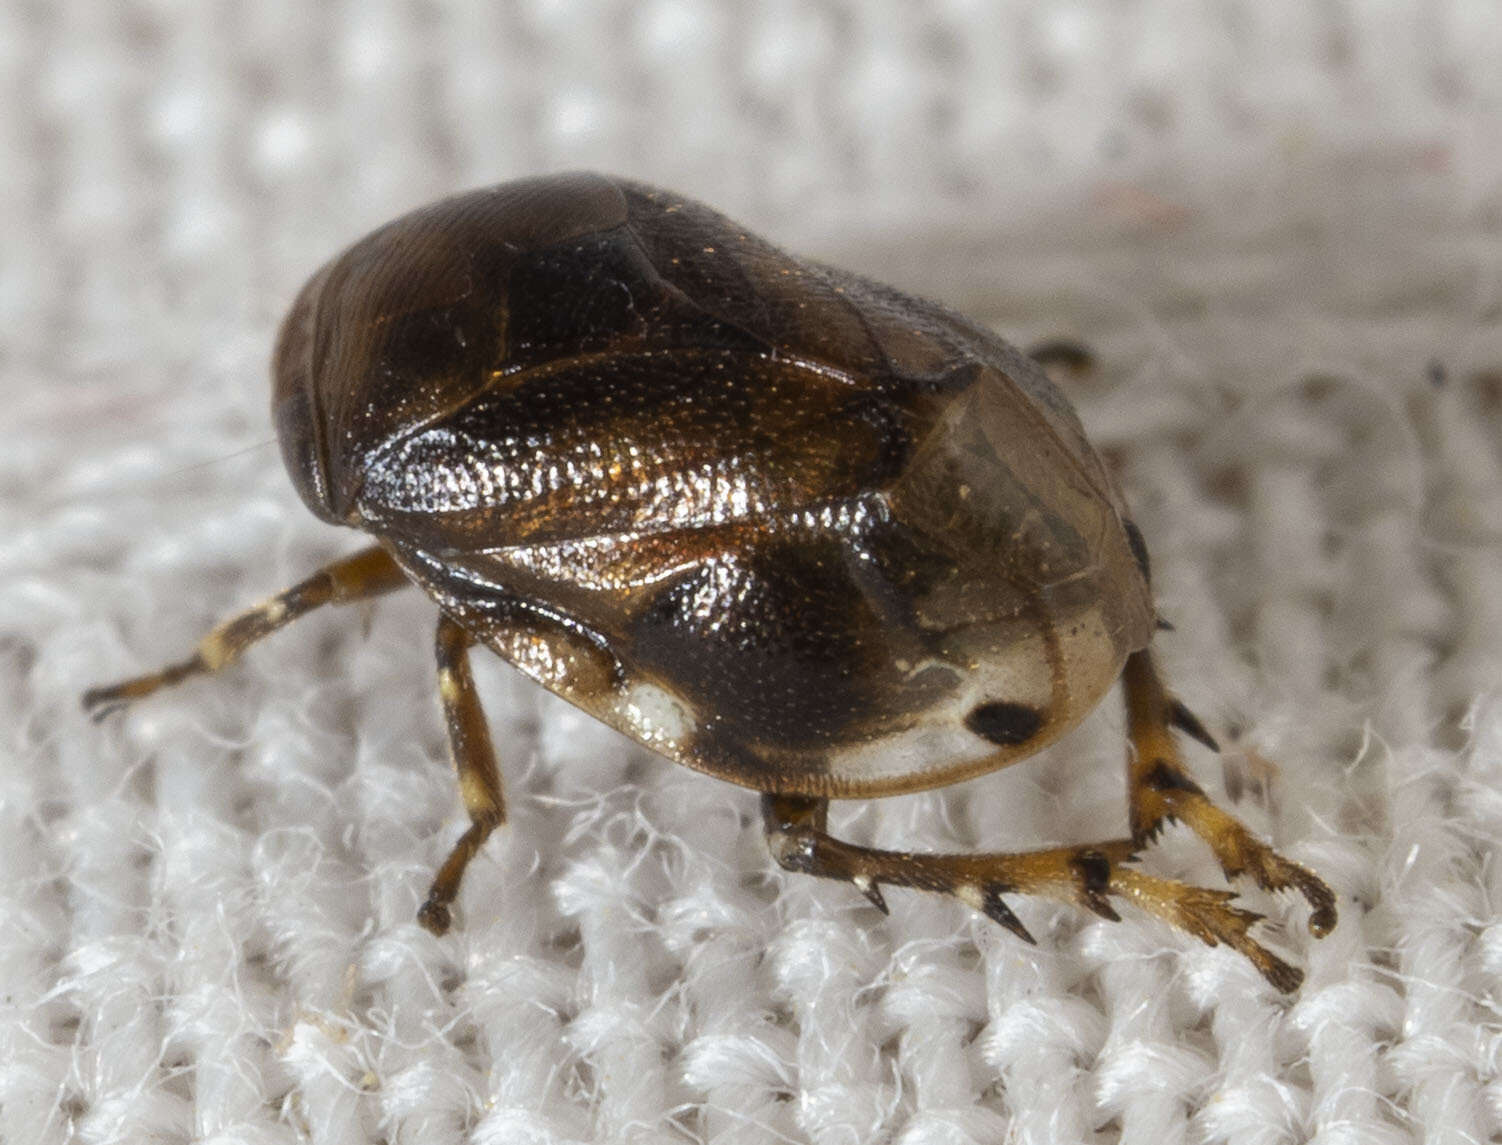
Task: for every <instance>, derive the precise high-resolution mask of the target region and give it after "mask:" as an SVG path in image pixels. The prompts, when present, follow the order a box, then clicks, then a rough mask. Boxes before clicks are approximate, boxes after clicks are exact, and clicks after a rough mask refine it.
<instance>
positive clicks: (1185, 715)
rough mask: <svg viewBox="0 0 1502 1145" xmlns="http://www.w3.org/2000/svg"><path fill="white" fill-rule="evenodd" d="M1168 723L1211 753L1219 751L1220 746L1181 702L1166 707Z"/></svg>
mask: <svg viewBox="0 0 1502 1145" xmlns="http://www.w3.org/2000/svg"><path fill="white" fill-rule="evenodd" d="M1168 722H1169V723H1170V724H1172V725H1173V726H1174V727H1176V728H1178V729H1179V731H1181V732H1183V733H1184V734H1185V735H1186V736H1189V737H1190V738H1191V739H1195V740H1198V741H1199V742H1200V743H1202V744H1204V745H1205V746H1206V747H1208V748H1209V749H1210V750H1211V751H1219V750H1220V744H1218V743H1216V742H1215V737H1214V736H1213V735H1211V734H1210V732H1209V731H1208V730H1207V729H1206V727H1205V725H1204V724H1202V723H1200V718H1199V717H1198V716H1197V715H1195V714H1194V713H1193V712H1191V711H1190V710H1189V709H1188V708H1186V707H1185V706H1184V703H1183V701H1182V700H1174V701H1172V702H1171V703H1170V704H1169V705H1168Z"/></svg>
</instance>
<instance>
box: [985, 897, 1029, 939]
mask: <svg viewBox="0 0 1502 1145" xmlns="http://www.w3.org/2000/svg"><path fill="white" fill-rule="evenodd" d="M981 910H982V911H984V912H985V914H986V917H987V918H989V919H990V920H991V921H992V922H998V923H1000V924H1001V925H1002V926H1004V927H1006V928H1007V929H1008V930H1010V931H1011V932H1012V933H1013V934H1015V935H1016V936H1017V937H1018V938H1020V939H1022V941H1023V942H1025V943H1027V944H1028V945H1029V946H1037V945H1038V940H1037V939H1036V938H1034V937H1033V936H1032V935H1031V934H1029V933H1028V930H1027V927H1025V926H1023V925H1022V920H1021V919H1020V918H1018V917H1017V916H1016V915H1015V914H1013V913H1012V908H1011V907H1009V906H1007V904H1006V903H1005V902H1003V901H1002V898H1001V892H1000V891H999V890H997V889H996V888H995V887H987V888H986V890H985V894H984V896H983V897H982V899H981Z"/></svg>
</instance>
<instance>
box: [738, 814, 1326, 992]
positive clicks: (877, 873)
mask: <svg viewBox="0 0 1502 1145" xmlns="http://www.w3.org/2000/svg"><path fill="white" fill-rule="evenodd" d="M827 811H828V800H825V799H812V798H807V797H803V796H787V795H766V796H763V797H762V816H763V821H764V824H765V829H766V833H767V845H768V847H769V848H770V850H771V852H772V855H773V856H774V857H775V858H776V859H777V861H778V862H779V863H780V864H781V865H782V866H783V867H785V868H786V869H788V870H791V871H801V872H803V873H805V874H810V875H820V876H823V877H824V878H833V879H844V880H846V881H848V882H851V883H854V884H855V886H856V887H857V889H859V890H860V891H861V892H862V893H863V894H864V895H865V896H866V897H867V898H868V899H870V900H871V902H872V903H873V904H875V905H876V907H877V908H878V909H880V910H881V911H882V912H883V913H885V911H886V909H887V908H886V903H885V901H884V900H883V898H882V895H881V889H880V888H881V885H882V884H889V885H891V886H900V887H913V888H915V889H917V890H925V891H934V892H937V893H939V894H947V895H952V896H953V897H955V898H957V899H959V900H960V901H961V902H963V903H964V904H965V905H966V906H969V907H971V908H972V909H974V910H978V911H981V912H982V913H984V914H986V915H987V916H989V917H990V918H991V919H992V920H994V921H995V922H998V923H1000V924H1001V925H1002V926H1004V927H1006V928H1007V929H1008V930H1010V931H1011V932H1012V933H1013V934H1015V935H1017V936H1018V937H1019V938H1022V939H1024V940H1025V941H1027V942H1032V941H1033V937H1032V935H1030V934H1029V933H1028V932H1027V928H1026V927H1024V926H1023V925H1022V923H1021V921H1020V920H1019V919H1018V918H1017V916H1016V915H1015V914H1013V913H1012V910H1011V908H1010V907H1008V906H1007V904H1006V903H1005V902H1004V901H1003V899H1002V896H1003V895H1005V894H1034V895H1044V896H1046V897H1048V898H1052V899H1057V900H1059V901H1061V902H1066V903H1070V904H1072V905H1075V906H1083V907H1085V908H1086V909H1088V910H1092V911H1094V912H1095V913H1096V914H1098V915H1100V916H1101V917H1102V918H1107V919H1110V920H1111V921H1113V922H1116V921H1119V920H1120V919H1119V916H1118V915H1117V913H1116V911H1115V910H1113V909H1112V907H1111V904H1110V902H1109V901H1107V900H1108V896H1116V897H1118V898H1121V899H1124V900H1125V901H1127V902H1130V903H1131V904H1132V905H1134V906H1136V907H1138V908H1140V909H1142V910H1145V911H1147V912H1148V913H1150V914H1152V915H1155V916H1156V917H1158V918H1160V919H1162V920H1163V921H1164V922H1166V923H1168V924H1169V925H1170V926H1175V927H1178V928H1179V929H1180V930H1184V931H1187V932H1189V933H1190V934H1192V935H1194V936H1195V937H1196V938H1198V939H1200V940H1201V941H1203V942H1206V943H1208V944H1209V945H1211V946H1215V945H1217V944H1219V943H1222V942H1223V943H1225V944H1226V945H1227V946H1229V947H1231V949H1233V950H1236V951H1238V952H1240V953H1241V954H1243V955H1245V956H1246V957H1247V958H1248V959H1249V960H1250V961H1251V962H1252V964H1253V965H1254V966H1256V967H1257V969H1258V970H1259V971H1261V973H1262V975H1263V977H1265V978H1266V979H1267V980H1268V981H1269V982H1271V983H1272V984H1273V985H1274V986H1276V987H1277V988H1278V989H1279V990H1283V991H1285V992H1288V991H1292V990H1295V989H1297V988H1298V985H1299V983H1300V982H1301V981H1302V980H1303V974H1302V973H1301V972H1300V971H1298V970H1296V969H1295V968H1294V967H1292V966H1290V965H1288V963H1286V962H1284V961H1283V960H1282V959H1280V958H1279V957H1278V956H1277V955H1275V954H1273V953H1272V952H1271V951H1269V950H1267V949H1266V948H1265V947H1263V946H1261V945H1260V944H1259V943H1257V942H1256V941H1255V940H1254V939H1252V938H1251V937H1250V934H1249V931H1250V928H1251V926H1252V924H1253V923H1254V922H1256V921H1258V919H1260V918H1261V917H1262V916H1261V915H1259V914H1256V913H1254V912H1252V911H1249V910H1243V909H1241V908H1240V907H1234V906H1231V905H1230V900H1231V899H1232V898H1233V897H1235V896H1234V895H1232V894H1231V893H1230V892H1228V891H1217V890H1207V889H1205V888H1202V887H1193V886H1188V885H1186V884H1184V883H1179V882H1174V881H1173V880H1171V879H1160V878H1156V877H1154V876H1152V875H1147V874H1143V873H1142V872H1141V871H1137V870H1133V869H1132V868H1131V867H1128V866H1124V865H1123V864H1124V863H1125V862H1126V860H1128V859H1130V858H1131V857H1132V854H1133V853H1134V851H1135V849H1136V846H1135V844H1134V843H1133V842H1132V841H1131V840H1130V839H1116V840H1113V841H1111V842H1108V843H1096V844H1092V845H1090V846H1082V847H1055V848H1050V849H1048V850H1043V851H1023V852H1017V853H1005V852H989V853H982V854H974V855H961V854H915V853H912V852H908V851H881V850H876V849H874V848H871V847H861V846H857V845H855V844H852V843H846V842H844V841H843V840H840V839H836V838H834V837H833V836H832V835H830V834H829V833H828V832H827V831H826V830H825V819H826V815H827Z"/></svg>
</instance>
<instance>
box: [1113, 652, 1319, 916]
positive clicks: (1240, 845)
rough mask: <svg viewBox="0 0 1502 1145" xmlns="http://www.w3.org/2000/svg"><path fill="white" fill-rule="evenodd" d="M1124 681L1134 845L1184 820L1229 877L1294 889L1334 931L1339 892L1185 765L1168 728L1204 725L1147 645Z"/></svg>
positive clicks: (1135, 657)
mask: <svg viewBox="0 0 1502 1145" xmlns="http://www.w3.org/2000/svg"><path fill="white" fill-rule="evenodd" d="M1121 681H1122V689H1123V692H1124V693H1125V696H1126V706H1127V734H1128V736H1129V737H1130V739H1131V751H1130V752H1128V755H1127V785H1128V796H1127V798H1128V811H1129V814H1130V818H1131V825H1132V838H1133V840H1135V842H1136V843H1137V845H1138V846H1142V845H1144V844H1146V843H1147V842H1148V841H1149V840H1151V839H1152V838H1153V836H1154V835H1156V834H1157V833H1158V831H1159V830H1161V829H1162V827H1163V825H1164V824H1165V823H1168V822H1171V821H1173V820H1175V819H1177V820H1180V821H1181V822H1183V823H1184V824H1185V825H1186V826H1187V827H1189V829H1190V830H1192V831H1193V832H1194V833H1195V834H1196V835H1198V836H1199V837H1200V838H1201V839H1203V840H1204V841H1205V842H1206V843H1207V844H1209V846H1210V849H1211V850H1212V851H1214V852H1215V857H1216V859H1217V860H1219V862H1220V865H1221V869H1222V870H1224V871H1225V873H1226V877H1227V878H1235V877H1236V876H1238V875H1243V874H1245V875H1250V876H1251V877H1252V878H1253V879H1255V880H1256V881H1257V884H1258V885H1259V886H1261V887H1263V888H1265V889H1267V890H1274V891H1277V890H1284V889H1289V888H1291V889H1294V890H1297V891H1298V892H1299V893H1300V894H1302V895H1303V896H1304V898H1305V899H1307V900H1308V902H1309V905H1310V907H1311V908H1312V913H1311V914H1310V915H1309V932H1310V933H1311V934H1313V935H1315V936H1316V937H1320V938H1322V937H1324V936H1325V935H1326V934H1328V933H1330V931H1331V930H1333V929H1334V927H1335V920H1336V910H1335V895H1334V892H1332V891H1331V890H1330V888H1329V887H1328V886H1326V885H1325V883H1324V881H1323V880H1322V879H1320V877H1319V876H1318V875H1316V874H1315V873H1314V872H1313V871H1311V870H1309V869H1308V868H1307V867H1303V866H1300V865H1299V864H1298V863H1295V862H1293V861H1292V860H1290V859H1285V858H1284V857H1283V856H1282V855H1279V854H1278V853H1277V852H1276V851H1274V850H1273V849H1272V848H1271V847H1269V846H1268V845H1267V844H1266V843H1264V842H1262V841H1261V840H1260V839H1258V838H1256V837H1255V836H1254V835H1253V834H1252V833H1251V832H1250V831H1248V830H1247V828H1246V827H1245V826H1244V825H1243V824H1242V823H1241V822H1240V821H1239V820H1237V819H1236V818H1235V817H1234V816H1232V815H1229V814H1227V813H1226V812H1224V811H1222V810H1221V809H1220V808H1219V807H1217V806H1216V805H1215V804H1214V803H1212V802H1211V801H1210V799H1209V797H1208V796H1207V795H1205V793H1204V792H1203V791H1201V790H1200V787H1199V785H1198V784H1197V783H1195V782H1194V780H1193V779H1191V778H1190V777H1189V774H1188V772H1186V771H1185V770H1184V764H1183V761H1182V759H1181V758H1180V756H1179V751H1178V747H1177V745H1176V744H1175V743H1174V741H1173V733H1172V730H1171V729H1172V728H1173V727H1178V728H1180V729H1181V730H1184V731H1186V732H1188V733H1189V734H1190V735H1195V737H1196V738H1200V736H1199V735H1197V734H1196V732H1195V730H1194V729H1195V728H1197V727H1198V726H1199V723H1198V721H1197V720H1195V719H1194V717H1193V716H1192V715H1190V714H1189V713H1188V711H1187V709H1185V708H1184V707H1183V706H1182V705H1181V704H1178V703H1177V702H1176V701H1175V700H1173V699H1172V698H1171V697H1170V696H1169V695H1168V694H1167V692H1166V691H1165V690H1164V687H1163V682H1162V680H1161V679H1160V678H1159V676H1158V672H1157V669H1156V668H1155V667H1154V666H1153V661H1152V656H1151V655H1150V654H1149V653H1148V651H1147V650H1146V649H1143V650H1141V651H1139V652H1134V653H1133V654H1132V655H1131V656H1130V657H1128V658H1127V663H1126V668H1125V670H1124V671H1123V672H1122V675H1121ZM1186 720H1187V721H1188V723H1189V724H1192V725H1193V726H1187V725H1186ZM1200 732H1203V729H1202V728H1201V729H1200ZM1205 739H1207V740H1208V734H1207V733H1206V734H1205ZM1209 742H1210V743H1212V744H1213V742H1214V741H1213V740H1209Z"/></svg>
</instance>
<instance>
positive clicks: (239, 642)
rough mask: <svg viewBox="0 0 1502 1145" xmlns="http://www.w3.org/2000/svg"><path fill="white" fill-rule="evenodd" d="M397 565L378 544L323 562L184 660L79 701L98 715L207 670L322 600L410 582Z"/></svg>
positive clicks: (341, 600)
mask: <svg viewBox="0 0 1502 1145" xmlns="http://www.w3.org/2000/svg"><path fill="white" fill-rule="evenodd" d="M410 583H411V581H409V580H408V579H407V576H406V574H405V573H403V572H402V570H401V568H400V566H398V565H397V563H396V562H395V561H394V560H392V559H391V556H390V554H388V553H387V552H386V550H385V549H383V548H381V547H380V546H379V545H372V546H371V547H370V548H368V549H361V550H360V551H359V552H357V553H354V554H352V555H350V556H347V557H344V558H343V559H342V560H337V561H334V562H333V563H332V564H329V565H325V566H324V567H323V568H321V569H319V570H318V571H317V572H315V573H314V574H313V575H312V576H310V577H308V578H307V579H306V580H303V581H300V582H299V583H297V584H295V585H293V586H292V587H291V588H289V589H287V590H285V591H284V592H279V593H277V594H276V595H275V596H273V597H272V598H271V599H270V600H267V601H264V602H262V603H261V604H258V605H256V607H254V608H252V609H249V610H247V611H245V612H242V613H240V614H238V615H236V616H232V617H230V618H229V619H228V620H226V621H224V622H223V623H222V624H219V625H217V626H216V627H215V628H214V629H213V630H212V631H211V632H210V633H209V634H208V635H207V636H205V637H204V638H203V639H202V640H201V641H199V643H198V648H197V649H196V650H195V651H194V653H193V655H191V656H189V657H188V658H187V659H186V660H181V661H179V662H178V663H176V664H169V665H167V667H165V668H163V669H161V670H160V671H157V672H152V673H150V674H149V675H145V676H137V677H135V678H133V679H130V680H122V681H121V682H120V683H118V684H109V685H106V686H104V687H100V688H90V689H89V690H88V691H87V692H85V693H84V694H83V707H84V710H85V711H86V712H88V713H89V714H90V715H92V716H93V718H94V719H95V720H96V721H98V720H101V719H103V718H104V717H105V716H107V715H108V714H109V713H110V712H112V711H114V710H115V709H116V708H119V707H121V706H123V705H125V704H127V703H130V702H131V701H132V700H139V699H142V698H143V697H146V696H149V695H151V694H152V693H153V692H155V691H157V690H159V689H161V688H166V687H170V686H171V685H173V684H176V683H179V682H180V681H182V680H185V679H187V678H188V677H189V676H197V675H200V674H204V673H209V672H217V671H218V670H219V669H220V668H223V667H224V666H225V665H226V664H229V663H230V662H231V661H233V660H235V659H237V658H238V657H239V656H240V654H241V653H243V652H244V651H245V650H246V649H247V648H249V647H250V646H251V645H252V644H254V643H256V642H257V641H259V640H263V639H265V638H266V637H267V636H270V635H271V634H272V633H273V632H276V631H277V630H278V629H281V628H285V627H286V626H287V625H289V624H291V623H292V622H293V621H294V620H296V619H298V618H299V617H302V616H306V615H307V614H308V613H310V612H312V611H313V610H314V609H315V608H321V607H322V606H324V605H326V604H349V603H351V602H353V601H357V600H367V599H369V598H371V597H374V596H381V595H382V594H384V593H388V592H393V591H395V590H396V589H399V588H403V587H405V586H406V585H408V584H410Z"/></svg>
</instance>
